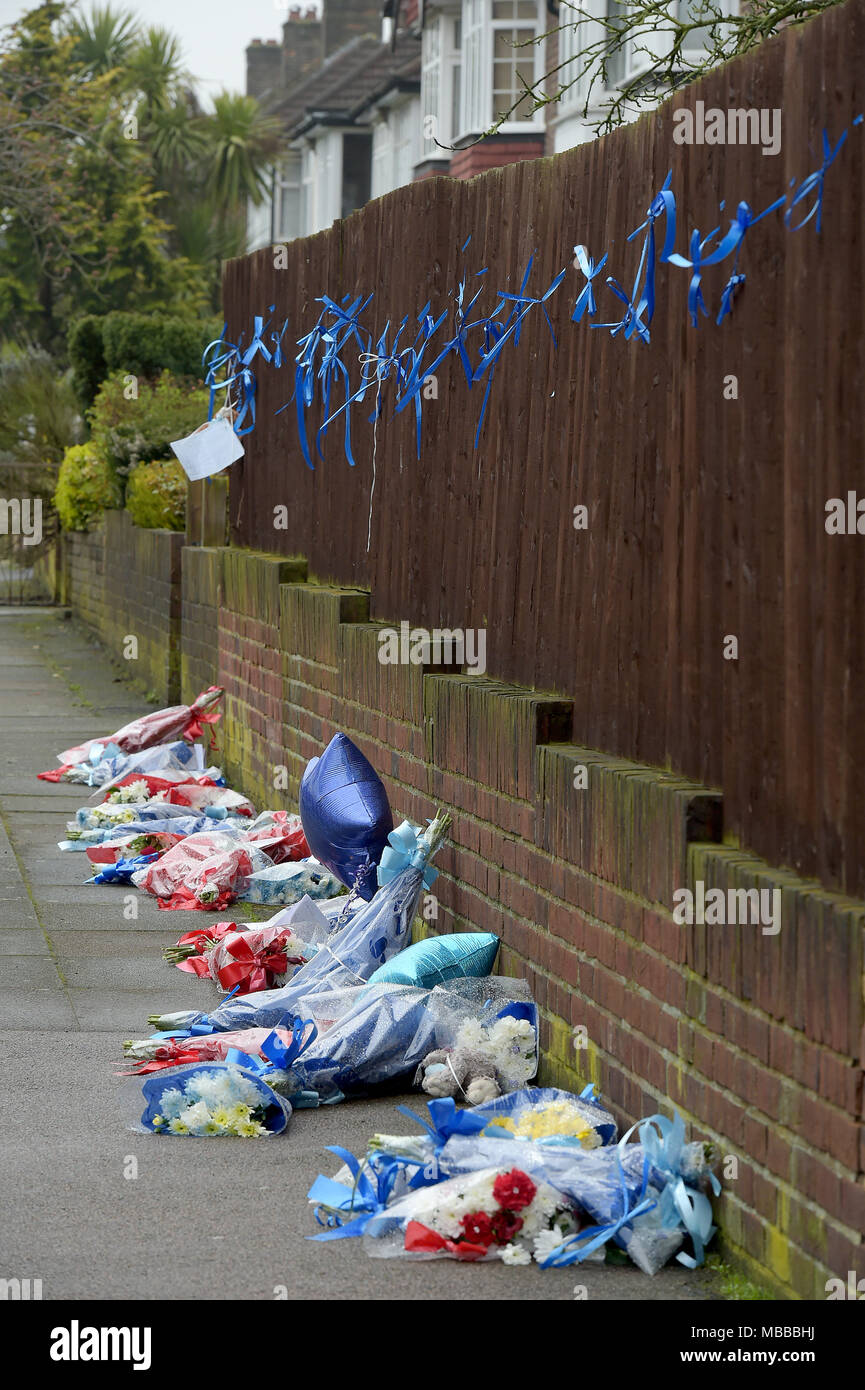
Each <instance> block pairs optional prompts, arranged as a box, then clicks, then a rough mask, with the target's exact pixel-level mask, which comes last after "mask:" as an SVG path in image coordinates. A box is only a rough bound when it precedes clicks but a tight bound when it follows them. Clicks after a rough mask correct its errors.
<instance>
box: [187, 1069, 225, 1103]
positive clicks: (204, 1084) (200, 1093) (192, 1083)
mask: <svg viewBox="0 0 865 1390" xmlns="http://www.w3.org/2000/svg"><path fill="white" fill-rule="evenodd" d="M184 1090H185V1092H186V1098H187V1100H188V1101H192V1102H193V1103H194V1102H195V1101H197V1100H203V1101H204V1102H205V1104H207V1105H218V1104H219V1102H220V1101H221V1100H222V1099H223V1097H222V1095H221V1094H220V1090H221V1088H220V1086H219V1077H218V1075H213V1074H211V1073H210V1072H206V1071H196V1072H193V1074H192V1075H191V1076H189V1077H187V1078H186V1084H185V1086H184Z"/></svg>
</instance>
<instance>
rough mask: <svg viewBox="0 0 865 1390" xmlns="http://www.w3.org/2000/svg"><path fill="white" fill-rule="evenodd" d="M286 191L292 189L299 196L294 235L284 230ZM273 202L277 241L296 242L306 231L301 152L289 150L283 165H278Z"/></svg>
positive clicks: (275, 237)
mask: <svg viewBox="0 0 865 1390" xmlns="http://www.w3.org/2000/svg"><path fill="white" fill-rule="evenodd" d="M286 189H291V190H293V191H295V192H296V193H297V195H298V199H297V228H296V230H295V231H294V232H292V233H287V232H286V231H285V228H284V220H283V198H284V195H285V190H286ZM273 202H274V208H273V226H274V233H275V236H274V239H275V241H277V242H285V241H294V240H295V239H296V238H297V237H301V236H303V234H304V230H305V228H304V220H303V158H302V155H301V154H300V152H299V151H296V150H289V152H288V154H287V155H286V157H285V160H284V162H283V163H282V164H281V165H277V167H276V177H275V179H274V190H273Z"/></svg>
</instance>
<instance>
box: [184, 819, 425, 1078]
mask: <svg viewBox="0 0 865 1390" xmlns="http://www.w3.org/2000/svg"><path fill="white" fill-rule="evenodd" d="M449 825H450V816H448V815H444V814H441V813H440V814H439V815H438V816H437V817H436V818H435V820H433V821H431V822H430V824H429V826H428V827H427V829H426V830H424V831H423V832H415V836H414V848H413V850H412V851H411V853H410V854H408V853H407V854H406V863H405V866H404V867H403V868H401V869H400V870H399V871H398V872H397V873H396V875H395V876H394V877H393V878H392V879H391V880H390V881H389V882H388V883H386V884H385V886H384V887H383V888H379V890H378V892H377V893H376V894H375V895H374V896H373V898H372V899H371V900H370V901H369V902H364V903H362V904H361V905H360V906H359V907H356V908H355V905H354V902H353V901H352V899H351V898H347V899H346V900H345V907H344V908H342V909H341V911H340V915H342V914H343V913H345V915H346V916H347V917H348V920H347V922H346V925H345V926H344V927H343V928H342V929H341V930H339V934H338V937H337V936H336V935H335V936H334V937H333V938H331V939H329V940H328V941H327V942H325V943H324V944H323V945H322V947H321V949H320V950H319V951H318V953H317V954H316V955H315V956H314V957H313V959H312V960H311V961H308V962H307V964H306V965H303V966H301V968H300V969H299V970H298V972H297V974H296V975H295V976H294V977H293V979H292V980H291V982H290V983H289V984H288V985H285V986H284V987H283V988H282V989H276V990H265V991H264V992H263V993H261V994H257V995H255V996H254V997H252V998H250V999H248V1000H247V999H244V998H243V996H240V997H238V998H234V999H229V1000H226V1001H225V1002H224V1003H222V1004H220V1005H219V1007H218V1008H216V1009H214V1011H213V1013H212V1014H210V1016H209V1021H210V1024H211V1026H212V1027H213V1028H215V1029H217V1030H220V1031H221V1030H228V1029H234V1028H261V1027H271V1028H273V1027H275V1026H276V1024H278V1023H281V1022H282V1021H283V1019H284V1017H285V1015H286V1013H288V1014H291V1015H292V1016H297V1015H298V1014H299V1013H301V1012H302V1013H304V1015H306V1014H307V1013H308V1006H307V1001H308V999H310V998H311V997H313V996H316V997H317V996H320V995H321V994H322V993H327V994H329V993H330V991H332V990H335V989H340V988H342V989H345V988H347V987H349V986H356V985H359V984H360V985H362V984H364V983H365V982H366V981H367V980H368V979H369V977H370V975H372V973H373V971H374V970H376V969H377V968H378V967H379V966H380V965H383V964H384V963H385V961H387V960H390V959H391V958H392V957H393V956H395V955H396V954H397V953H398V952H399V951H401V950H402V949H403V947H404V946H407V945H408V944H409V942H410V940H411V925H412V922H413V920H414V915H415V913H416V911H417V906H418V902H419V901H420V895H421V892H422V890H423V883H424V871H425V868H426V865H427V864H428V863H429V861H430V860H431V859H432V857H433V855H434V854H435V852H436V850H437V849H438V848H439V846H440V845H441V843H442V841H443V839H444V837H445V835H446V833H447V829H448V826H449ZM187 843H188V842H187ZM168 857H169V856H168V855H166V860H167V859H168ZM164 862H165V860H163V863H164ZM422 1057H423V1054H421V1055H420V1056H418V1057H417V1058H416V1060H415V1065H416V1064H417V1063H418V1062H420V1061H421V1060H422Z"/></svg>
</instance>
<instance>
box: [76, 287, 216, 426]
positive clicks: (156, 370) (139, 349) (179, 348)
mask: <svg viewBox="0 0 865 1390" xmlns="http://www.w3.org/2000/svg"><path fill="white" fill-rule="evenodd" d="M221 332H222V320H221V319H215V318H212V319H189V318H182V317H181V316H180V315H175V314H137V313H125V312H121V311H119V310H115V311H114V312H113V313H110V314H105V315H102V316H98V315H95V314H89V315H87V317H86V318H82V319H78V320H77V321H76V322H75V323H74V324H73V325H72V328H71V329H70V332H69V339H68V345H69V356H70V359H71V361H72V366H73V369H74V373H75V382H76V387H77V389H78V391H79V393H80V395H81V399H82V401H83V403H84V405H85V408H86V407H89V406H90V405H92V403H93V401H94V399H95V396H96V393H97V391H98V389H99V387H100V385H101V384H102V382H103V381H104V380H105V378H106V377H107V376H108V375H110V374H111V373H114V372H119V373H122V374H123V375H124V376H125V375H129V376H136V377H143V378H144V379H145V380H148V381H150V380H154V379H156V378H157V377H158V376H159V375H160V374H161V373H162V372H163V371H167V372H170V373H171V374H172V376H178V377H188V378H189V379H190V380H191V381H201V380H202V378H203V376H204V369H203V367H202V365H201V354H202V352H203V351H204V349H205V348H206V346H207V344H208V343H209V342H211V341H212V340H213V339H214V338H218V337H219V336H220V334H221Z"/></svg>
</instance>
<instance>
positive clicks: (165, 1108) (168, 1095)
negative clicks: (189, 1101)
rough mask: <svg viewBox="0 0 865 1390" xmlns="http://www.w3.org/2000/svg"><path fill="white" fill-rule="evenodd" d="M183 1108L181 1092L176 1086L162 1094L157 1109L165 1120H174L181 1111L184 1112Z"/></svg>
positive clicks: (184, 1106) (184, 1103) (183, 1102)
mask: <svg viewBox="0 0 865 1390" xmlns="http://www.w3.org/2000/svg"><path fill="white" fill-rule="evenodd" d="M185 1108H186V1101H185V1100H184V1098H183V1092H182V1091H179V1090H178V1089H177V1087H176V1086H175V1087H173V1088H172V1089H171V1090H170V1091H163V1092H162V1095H161V1097H160V1100H159V1109H160V1111H161V1113H162V1114H163V1115H164V1116H165V1117H166V1119H168V1120H176V1119H177V1117H178V1115H179V1114H180V1112H181V1110H185Z"/></svg>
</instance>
